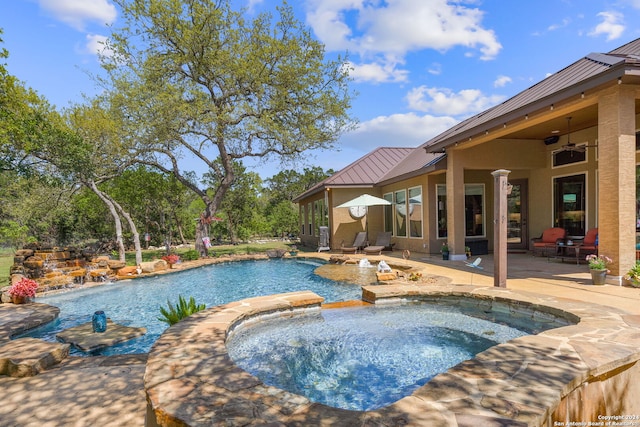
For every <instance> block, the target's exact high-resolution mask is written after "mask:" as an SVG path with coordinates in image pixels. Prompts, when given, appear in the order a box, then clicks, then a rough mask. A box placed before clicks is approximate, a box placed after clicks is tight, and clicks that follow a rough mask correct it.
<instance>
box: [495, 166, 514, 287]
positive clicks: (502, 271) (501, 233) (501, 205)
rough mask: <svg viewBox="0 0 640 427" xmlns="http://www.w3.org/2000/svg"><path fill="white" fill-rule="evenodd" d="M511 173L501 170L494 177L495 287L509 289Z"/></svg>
mask: <svg viewBox="0 0 640 427" xmlns="http://www.w3.org/2000/svg"><path fill="white" fill-rule="evenodd" d="M509 173H511V171H508V170H506V169H499V170H496V171H493V172H491V175H493V263H494V267H493V286H496V287H499V288H506V287H507V213H508V212H507V186H508V185H509V182H508V176H509Z"/></svg>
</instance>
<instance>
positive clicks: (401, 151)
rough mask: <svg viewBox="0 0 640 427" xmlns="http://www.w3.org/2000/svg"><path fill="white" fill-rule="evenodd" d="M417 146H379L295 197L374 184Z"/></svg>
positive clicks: (298, 198) (299, 197)
mask: <svg viewBox="0 0 640 427" xmlns="http://www.w3.org/2000/svg"><path fill="white" fill-rule="evenodd" d="M414 150H415V148H412V147H379V148H376V149H375V150H373V151H371V152H370V153H368V154H366V155H365V156H363V157H361V158H359V159H358V160H356V161H355V162H353V163H351V164H350V165H348V166H345V167H344V168H342V169H341V170H339V171H338V172H336V173H335V174H333V175H331V176H330V177H328V178H326V179H324V180H323V181H321V182H319V183H318V184H316V185H314V186H313V187H311V188H310V189H309V190H307V191H306V192H304V193H303V194H301V195H299V196H298V197H296V198H295V200H294V201H297V200H300V199H301V198H304V197H306V196H309V195H311V194H314V193H316V192H318V191H320V189H322V188H326V187H332V186H345V187H349V186H371V187H372V186H373V185H375V184H377V183H378V182H379V181H380V180H381V179H383V178H384V177H385V176H386V175H387V174H388V173H389V171H391V170H392V169H393V168H394V167H395V166H396V165H398V163H400V162H401V161H402V160H404V159H405V158H406V157H407V156H408V155H409V154H410V153H412V152H413V151H414Z"/></svg>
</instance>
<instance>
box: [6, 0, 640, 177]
mask: <svg viewBox="0 0 640 427" xmlns="http://www.w3.org/2000/svg"><path fill="white" fill-rule="evenodd" d="M236 3H237V4H239V5H244V6H246V7H248V8H249V10H253V11H258V10H262V9H264V8H265V7H272V6H273V4H274V2H273V0H244V1H240V0H238V1H236ZM289 3H290V4H291V5H292V6H293V7H294V9H295V10H296V13H297V15H298V17H299V19H300V20H302V21H303V22H305V23H306V24H307V25H308V26H309V28H310V29H311V30H312V33H313V34H314V36H315V37H316V38H318V39H319V40H320V41H322V42H323V43H324V44H325V46H326V49H327V54H328V55H329V56H333V55H337V54H343V53H344V52H345V51H348V52H349V59H350V60H351V62H352V64H351V65H352V66H353V73H352V77H353V78H354V81H353V83H352V88H353V89H354V90H355V91H357V92H358V94H359V95H358V97H357V98H356V99H355V100H354V102H353V109H352V111H351V113H352V115H353V116H354V117H356V118H357V119H358V120H359V122H360V123H359V127H358V129H357V130H355V131H353V132H351V133H349V134H345V135H343V136H342V137H341V138H340V140H339V141H338V142H337V144H336V150H338V153H337V154H336V150H334V151H330V152H327V151H320V152H316V153H314V154H315V156H314V157H312V158H311V159H310V160H309V163H308V164H307V165H319V166H322V167H323V168H333V169H335V170H338V169H341V168H342V167H344V166H346V165H348V164H349V163H351V162H353V161H354V160H356V159H358V158H359V157H361V156H362V155H364V154H366V153H368V152H369V151H371V150H372V149H374V148H375V147H379V146H399V147H415V146H417V145H419V144H421V143H423V142H424V141H426V140H428V139H430V138H431V137H433V136H435V135H437V134H439V133H440V132H442V131H444V130H446V129H448V128H449V127H451V126H452V125H454V124H455V123H457V122H459V121H460V120H463V119H465V118H467V117H469V116H470V115H473V114H475V113H478V112H480V111H483V110H485V109H487V108H489V107H491V106H493V105H496V104H497V103H500V102H502V101H504V100H506V99H508V98H510V97H512V96H513V95H515V94H517V93H518V92H520V91H522V90H524V89H526V88H527V87H529V86H531V85H533V84H535V83H537V82H538V81H540V80H542V79H544V78H545V77H546V76H547V75H549V74H550V73H554V72H556V71H559V70H560V69H562V68H564V67H566V66H567V65H569V64H571V63H572V62H574V61H576V60H578V59H579V58H581V57H583V56H585V55H587V54H588V53H590V52H608V51H610V50H612V49H614V48H616V47H618V46H620V45H622V44H625V43H627V42H629V41H631V40H634V39H636V38H638V37H640V26H638V25H637V23H638V22H640V0H612V1H601V0H536V1H531V0H529V1H522V0H510V1H505V0H467V1H465V0H460V1H446V0H386V1H384V0H304V1H303V0H298V1H296V0H290V1H289ZM633 22H636V24H633ZM119 23H121V22H120V21H119V12H118V9H117V7H116V6H115V5H114V4H113V3H112V2H111V1H110V0H5V2H4V4H3V7H2V13H0V27H1V28H3V30H4V34H3V36H2V37H3V39H4V47H6V48H7V49H8V50H9V54H10V56H9V59H8V61H7V68H8V70H9V72H10V73H11V74H13V75H14V76H16V77H18V78H19V79H20V80H22V81H23V82H24V83H25V84H26V85H27V86H30V87H32V88H33V89H35V90H37V91H38V92H39V93H40V94H41V95H43V96H44V97H45V98H47V99H48V100H49V101H50V102H51V103H52V104H55V105H56V106H58V107H66V106H68V105H69V103H72V102H81V101H82V99H83V98H82V96H83V94H86V95H89V96H90V95H92V94H95V93H96V91H97V88H96V87H95V85H94V83H93V81H92V79H91V78H90V76H89V75H90V74H91V73H94V74H95V73H100V65H99V61H98V56H97V54H96V52H97V50H98V49H100V47H101V45H100V43H99V42H100V41H101V40H104V39H105V38H106V37H108V35H109V26H108V25H109V24H111V25H114V26H116V27H117V26H118V24H119ZM297 166H298V167H303V166H305V165H304V164H300V165H297ZM280 167H283V166H282V165H280V164H279V163H276V162H270V163H268V164H266V165H260V166H257V167H256V171H258V172H260V174H261V175H262V176H263V177H265V178H266V177H269V176H271V175H273V174H275V173H277V172H278V171H279V168H280ZM284 167H287V168H289V167H291V165H284ZM196 170H197V168H196Z"/></svg>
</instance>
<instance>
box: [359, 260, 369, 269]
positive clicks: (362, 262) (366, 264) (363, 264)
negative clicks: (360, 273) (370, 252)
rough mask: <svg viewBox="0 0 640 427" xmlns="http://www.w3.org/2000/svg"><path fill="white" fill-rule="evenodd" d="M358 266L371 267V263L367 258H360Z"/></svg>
mask: <svg viewBox="0 0 640 427" xmlns="http://www.w3.org/2000/svg"><path fill="white" fill-rule="evenodd" d="M358 267H371V263H370V262H369V260H368V259H366V258H362V259H361V260H360V262H359V263H358Z"/></svg>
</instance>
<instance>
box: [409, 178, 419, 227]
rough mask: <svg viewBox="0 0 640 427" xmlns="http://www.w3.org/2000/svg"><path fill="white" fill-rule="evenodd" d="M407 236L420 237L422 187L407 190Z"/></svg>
mask: <svg viewBox="0 0 640 427" xmlns="http://www.w3.org/2000/svg"><path fill="white" fill-rule="evenodd" d="M409 236H410V237H422V187H413V188H410V189H409Z"/></svg>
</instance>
